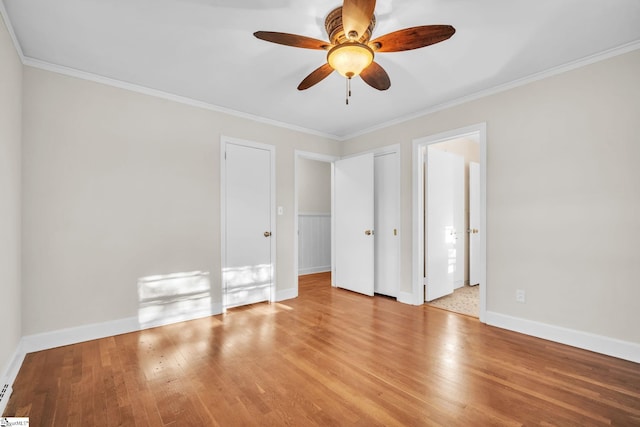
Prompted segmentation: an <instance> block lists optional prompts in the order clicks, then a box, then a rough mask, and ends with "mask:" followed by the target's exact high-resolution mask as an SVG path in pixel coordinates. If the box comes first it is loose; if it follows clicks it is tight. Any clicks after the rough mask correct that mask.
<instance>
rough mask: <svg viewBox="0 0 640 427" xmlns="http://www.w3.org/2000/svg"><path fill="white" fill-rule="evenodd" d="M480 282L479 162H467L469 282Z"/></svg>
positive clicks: (471, 283)
mask: <svg viewBox="0 0 640 427" xmlns="http://www.w3.org/2000/svg"><path fill="white" fill-rule="evenodd" d="M479 283H480V164H479V163H474V162H469V284H470V285H472V286H473V285H477V284H479Z"/></svg>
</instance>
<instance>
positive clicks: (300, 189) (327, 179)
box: [294, 151, 338, 283]
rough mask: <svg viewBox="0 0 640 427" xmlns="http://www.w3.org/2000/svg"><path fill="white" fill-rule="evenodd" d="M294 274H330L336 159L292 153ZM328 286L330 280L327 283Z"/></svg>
mask: <svg viewBox="0 0 640 427" xmlns="http://www.w3.org/2000/svg"><path fill="white" fill-rule="evenodd" d="M295 156H296V157H295V201H294V216H295V219H294V223H295V230H296V233H295V236H294V253H295V254H296V257H295V259H294V269H295V271H294V274H295V277H299V276H305V275H310V274H324V275H327V274H330V273H331V269H332V265H333V259H332V253H331V217H332V209H333V208H332V198H331V185H332V184H331V173H332V172H331V168H332V163H333V162H334V161H335V160H337V159H338V158H337V157H334V156H328V155H322V154H316V153H309V152H303V151H296V153H295ZM329 283H330V281H329Z"/></svg>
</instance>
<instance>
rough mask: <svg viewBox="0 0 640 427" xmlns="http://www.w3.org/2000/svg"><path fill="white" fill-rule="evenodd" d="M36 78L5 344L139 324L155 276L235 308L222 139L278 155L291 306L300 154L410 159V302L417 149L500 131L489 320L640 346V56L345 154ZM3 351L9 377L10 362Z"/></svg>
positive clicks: (29, 82) (6, 204)
mask: <svg viewBox="0 0 640 427" xmlns="http://www.w3.org/2000/svg"><path fill="white" fill-rule="evenodd" d="M10 47H11V46H10V43H9V38H8V36H7V35H6V31H0V55H1V56H0V59H1V60H2V61H1V62H0V67H1V68H0V70H2V73H3V74H2V75H3V79H0V81H2V83H0V85H3V86H2V91H1V92H0V112H1V113H3V114H2V115H1V116H0V120H6V122H7V123H8V125H7V126H5V125H4V122H3V126H2V127H0V133H2V134H1V135H2V139H1V141H2V142H1V144H2V145H1V146H0V149H1V150H3V152H2V160H3V161H4V159H9V160H11V159H13V160H14V162H11V161H10V162H9V163H12V164H13V165H14V166H13V169H12V168H11V167H9V168H8V169H5V168H4V167H3V168H2V171H0V174H1V177H2V180H0V182H2V185H5V183H7V184H8V187H6V188H7V189H5V187H4V186H2V187H0V189H1V190H2V195H1V196H0V197H1V199H0V201H1V202H2V208H0V209H2V210H0V212H2V215H3V216H2V219H1V220H0V229H1V230H3V232H7V233H8V234H9V238H8V240H4V239H3V242H2V244H1V246H0V251H3V252H2V253H1V254H0V255H3V257H2V263H3V264H1V265H2V267H3V273H2V275H3V276H2V277H0V279H2V284H0V293H1V294H0V298H2V300H3V302H4V301H5V298H7V300H8V301H14V302H16V307H19V306H20V303H19V301H20V296H19V293H20V291H19V285H18V283H19V280H20V278H19V271H18V269H17V268H16V267H15V265H16V263H17V262H19V261H18V260H19V248H20V240H19V234H18V233H17V232H16V231H15V230H17V229H18V226H19V224H20V216H19V213H20V204H19V203H18V201H17V200H19V198H20V195H19V194H20V182H19V181H20V180H19V177H20V171H19V166H16V165H19V164H20V161H19V159H20V148H19V147H20V125H19V123H20V108H19V105H20V102H21V98H20V89H19V88H20V78H21V77H20V69H21V66H20V64H19V62H18V60H17V58H16V56H15V51H14V50H13V49H12V48H11V49H10ZM5 71H6V75H8V76H9V78H7V79H5V78H4V76H5ZM23 73H24V74H23V76H22V79H23V82H22V83H23V84H22V87H23V97H22V104H23V107H22V111H23V114H22V122H23V124H22V130H23V131H22V132H23V136H22V144H23V148H22V149H23V152H22V168H23V171H22V177H23V183H22V187H23V190H22V195H23V196H22V221H23V225H22V230H23V239H22V247H23V260H22V266H23V268H22V272H23V273H22V274H23V277H22V295H23V300H22V301H23V303H22V313H23V316H22V317H23V321H22V323H23V325H22V332H21V331H20V325H19V320H18V319H19V317H20V310H19V309H18V308H16V309H15V311H14V312H10V313H9V318H10V319H12V320H10V322H12V324H11V326H10V327H9V328H3V329H2V332H0V333H1V334H2V336H1V338H3V339H5V338H6V339H7V340H8V341H9V342H11V341H14V342H15V341H16V340H17V337H19V336H20V334H21V333H22V335H28V334H34V333H39V332H46V331H52V330H57V329H61V328H66V327H74V326H80V325H85V324H89V323H93V322H103V321H111V320H117V319H122V318H126V317H130V316H135V315H136V314H137V295H136V282H137V279H138V278H139V277H142V276H146V275H151V274H162V273H174V272H180V271H191V270H203V271H209V272H211V277H212V286H213V290H214V300H216V301H219V300H220V292H219V289H220V279H219V270H220V242H219V239H220V217H219V213H220V202H219V195H220V188H219V162H220V158H219V152H220V150H219V144H220V142H219V138H220V135H222V134H224V135H227V136H230V137H236V138H243V139H249V140H253V141H256V142H262V143H267V144H273V145H275V146H276V150H277V159H276V162H277V204H278V206H283V207H284V208H285V210H284V215H283V216H278V219H277V221H278V222H277V233H278V247H277V257H278V258H277V260H278V262H277V269H276V271H277V275H278V276H277V277H278V288H279V290H280V291H282V290H287V289H292V288H293V287H294V286H295V273H294V271H293V261H294V254H293V253H292V247H293V241H294V236H295V232H294V225H293V224H294V221H293V217H292V213H293V199H294V173H295V172H294V150H296V149H299V150H304V151H310V152H318V153H325V154H333V155H336V154H340V153H339V152H338V150H342V153H341V154H345V155H346V154H352V153H358V152H361V151H366V150H370V149H373V148H376V147H382V146H387V145H391V144H396V143H398V144H400V146H401V171H402V172H401V173H402V175H401V186H402V193H401V221H402V230H403V233H404V236H403V239H402V264H401V269H402V277H401V289H400V290H401V291H405V292H410V291H411V271H412V266H411V258H412V257H411V249H412V238H411V236H412V234H411V227H412V200H411V198H412V189H411V185H412V176H411V173H412V164H411V157H412V153H411V141H412V140H413V139H416V138H421V137H425V136H429V135H433V134H437V133H440V132H444V131H450V130H452V129H457V128H461V127H465V126H468V125H472V124H476V123H480V122H486V123H487V132H488V134H487V153H488V159H487V204H488V206H487V220H488V224H487V244H488V248H487V249H488V253H487V267H488V271H487V292H488V294H487V309H488V310H489V311H492V312H496V313H501V314H504V315H511V316H515V317H519V318H523V319H529V320H534V321H540V322H543V323H547V324H552V325H556V326H561V327H567V328H571V329H576V330H579V331H586V332H591V333H594V334H599V335H603V336H607V337H611V338H618V339H622V340H626V341H631V342H635V343H640V330H639V329H638V328H636V326H635V324H636V323H637V322H636V320H637V301H639V300H640V287H638V286H636V285H635V284H636V282H637V280H636V274H635V273H636V272H635V266H636V265H639V264H640V252H638V251H637V250H636V245H637V241H638V240H639V239H640V222H639V221H638V220H637V218H638V217H640V197H638V191H637V186H638V182H640V168H638V167H637V165H636V163H637V160H638V159H640V139H639V136H638V132H637V129H636V126H635V122H636V121H637V117H638V114H639V111H640V80H639V79H638V78H637V76H638V75H640V51H634V52H631V53H628V54H625V55H622V56H619V57H615V58H611V59H608V60H605V61H602V62H599V63H595V64H592V65H589V66H586V67H583V68H580V69H577V70H573V71H570V72H567V73H564V74H561V75H557V76H554V77H551V78H547V79H544V80H541V81H538V82H534V83H531V84H528V85H526V86H522V87H519V88H515V89H512V90H509V91H505V92H502V93H499V94H496V95H492V96H489V97H486V98H483V99H479V100H476V101H473V102H468V103H465V104H462V105H459V106H457V107H453V108H450V109H447V110H444V111H440V112H437V113H434V114H430V115H428V116H425V117H422V118H418V119H414V120H411V121H408V122H405V123H402V124H398V125H395V126H392V127H389V128H386V129H382V130H380V131H376V132H374V133H370V134H367V135H362V136H360V137H357V138H353V139H352V140H351V141H347V142H345V143H342V144H336V143H335V142H333V141H327V140H324V139H323V138H320V137H314V136H309V135H305V134H302V133H297V132H293V131H289V130H286V129H282V128H277V127H272V126H269V125H266V124H261V123H255V122H251V121H248V120H245V119H240V118H237V117H232V116H228V115H225V114H222V113H217V112H212V111H207V110H203V109H199V108H194V107H189V106H185V105H182V104H177V103H174V102H171V101H167V100H162V99H157V98H153V97H149V96H145V95H141V94H137V93H132V92H128V91H125V90H122V89H117V88H113V87H107V86H103V85H100V84H97V83H92V82H88V81H83V80H79V79H76V78H71V77H65V76H62V75H58V74H55V73H51V72H47V71H43V70H38V69H34V68H31V67H24V71H23ZM5 86H6V87H7V89H5ZM16 88H17V89H16ZM5 110H6V111H7V114H4V113H5ZM5 134H6V136H5ZM5 152H6V153H7V154H6V156H5ZM16 168H18V170H16ZM5 177H6V179H5ZM5 192H6V195H5ZM5 212H6V214H5ZM5 215H7V216H6V219H5ZM12 230H13V231H12ZM5 252H6V254H7V256H6V257H5V256H4V255H5ZM5 263H6V265H7V267H6V268H7V273H6V274H5V273H4V268H5ZM5 278H6V279H5ZM5 283H6V284H5ZM515 289H525V290H526V292H527V303H526V304H517V303H516V302H515ZM2 348H10V349H11V347H10V346H5V347H2ZM1 351H4V350H0V363H2V362H3V361H5V360H8V359H7V358H8V357H9V356H8V355H5V354H3V353H2V352H1ZM9 351H11V350H9ZM5 363H6V362H5Z"/></svg>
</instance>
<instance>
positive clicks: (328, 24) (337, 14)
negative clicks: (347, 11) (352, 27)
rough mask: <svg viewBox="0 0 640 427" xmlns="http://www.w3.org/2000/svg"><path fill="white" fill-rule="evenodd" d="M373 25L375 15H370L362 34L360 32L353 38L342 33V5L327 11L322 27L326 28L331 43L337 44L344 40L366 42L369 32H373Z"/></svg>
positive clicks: (374, 23) (369, 35)
mask: <svg viewBox="0 0 640 427" xmlns="http://www.w3.org/2000/svg"><path fill="white" fill-rule="evenodd" d="M375 26H376V17H375V15H372V16H371V22H370V23H369V27H367V31H365V33H364V34H360V37H359V38H357V39H356V40H353V39H351V38H349V37H348V35H347V34H345V33H344V27H343V26H342V7H337V8H335V9H333V10H332V11H331V12H329V14H328V15H327V18H326V19H325V20H324V27H325V29H326V30H327V35H328V36H329V40H330V41H331V44H333V45H339V44H342V43H345V42H354V41H355V42H359V43H363V44H366V43H367V42H368V41H369V40H370V39H371V34H372V33H373V29H374V27H375Z"/></svg>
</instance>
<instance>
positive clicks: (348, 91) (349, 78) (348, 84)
mask: <svg viewBox="0 0 640 427" xmlns="http://www.w3.org/2000/svg"><path fill="white" fill-rule="evenodd" d="M350 97H351V77H347V97H346V99H345V101H346V102H347V105H349V98H350Z"/></svg>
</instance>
